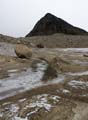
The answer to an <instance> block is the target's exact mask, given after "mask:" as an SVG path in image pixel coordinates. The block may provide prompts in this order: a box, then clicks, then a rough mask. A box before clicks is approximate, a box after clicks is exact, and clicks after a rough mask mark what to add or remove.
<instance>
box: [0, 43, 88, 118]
mask: <svg viewBox="0 0 88 120" xmlns="http://www.w3.org/2000/svg"><path fill="white" fill-rule="evenodd" d="M18 44H19V43H18ZM23 45H25V44H22V46H23ZM28 47H29V48H30V45H29V46H28ZM15 48H16V43H8V44H7V43H6V42H0V51H1V52H0V53H1V54H2V55H0V120H49V119H51V120H83V119H84V120H88V57H87V55H88V49H87V48H35V47H33V48H31V49H32V57H31V58H30V59H22V58H18V57H17V56H16V54H15ZM7 51H8V52H7ZM21 52H22V49H21ZM85 55H86V56H85Z"/></svg>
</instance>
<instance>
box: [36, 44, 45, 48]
mask: <svg viewBox="0 0 88 120" xmlns="http://www.w3.org/2000/svg"><path fill="white" fill-rule="evenodd" d="M36 47H37V48H44V45H43V44H41V43H40V44H37V45H36Z"/></svg>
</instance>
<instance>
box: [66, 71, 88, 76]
mask: <svg viewBox="0 0 88 120" xmlns="http://www.w3.org/2000/svg"><path fill="white" fill-rule="evenodd" d="M66 74H67V75H71V76H82V75H88V71H84V72H76V73H71V72H69V73H66Z"/></svg>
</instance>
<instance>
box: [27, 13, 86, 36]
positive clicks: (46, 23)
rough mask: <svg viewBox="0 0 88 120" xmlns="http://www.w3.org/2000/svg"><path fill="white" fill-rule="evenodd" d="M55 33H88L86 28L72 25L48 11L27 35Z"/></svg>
mask: <svg viewBox="0 0 88 120" xmlns="http://www.w3.org/2000/svg"><path fill="white" fill-rule="evenodd" d="M55 33H64V34H72V35H86V34H88V33H87V32H86V31H85V30H83V29H80V28H77V27H74V26H72V25H71V24H69V23H67V22H66V21H64V20H62V19H60V18H57V17H56V16H54V15H52V14H50V13H47V14H46V15H45V16H44V17H43V18H41V19H40V20H39V21H38V22H37V23H36V25H35V26H34V28H33V30H32V31H31V32H30V33H29V34H27V35H26V37H30V36H39V35H52V34H55Z"/></svg>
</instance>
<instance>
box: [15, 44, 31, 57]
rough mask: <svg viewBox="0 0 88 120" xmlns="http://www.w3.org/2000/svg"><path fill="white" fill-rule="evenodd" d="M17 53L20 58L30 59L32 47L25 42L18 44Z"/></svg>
mask: <svg viewBox="0 0 88 120" xmlns="http://www.w3.org/2000/svg"><path fill="white" fill-rule="evenodd" d="M15 53H16V55H17V56H18V57H19V58H26V59H30V58H31V56H32V49H31V48H28V47H27V46H26V45H24V44H17V45H16V47H15Z"/></svg>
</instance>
